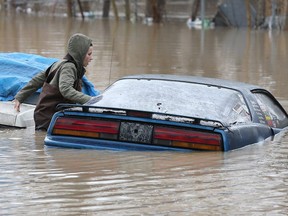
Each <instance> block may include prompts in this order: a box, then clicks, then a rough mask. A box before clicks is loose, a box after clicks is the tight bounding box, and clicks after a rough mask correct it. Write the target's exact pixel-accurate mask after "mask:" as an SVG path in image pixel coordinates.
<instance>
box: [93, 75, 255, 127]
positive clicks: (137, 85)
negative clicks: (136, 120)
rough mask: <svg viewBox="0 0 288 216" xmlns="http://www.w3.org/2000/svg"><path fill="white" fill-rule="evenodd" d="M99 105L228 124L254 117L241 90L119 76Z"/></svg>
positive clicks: (104, 94)
mask: <svg viewBox="0 0 288 216" xmlns="http://www.w3.org/2000/svg"><path fill="white" fill-rule="evenodd" d="M97 105H98V106H104V107H116V108H124V109H135V110H141V111H150V112H160V113H165V114H173V115H181V116H188V117H197V118H205V119H210V120H219V121H222V122H226V123H228V124H234V123H239V122H247V121H251V117H250V113H249V109H248V107H247V105H246V103H245V101H244V98H243V96H242V94H241V93H240V92H238V91H235V90H231V89H227V88H219V87H215V86H209V85H202V84H193V83H186V82H178V81H165V80H136V79H127V80H125V79H124V80H119V81H117V82H116V83H114V84H113V85H112V86H110V87H109V88H108V89H107V90H106V91H105V92H104V93H103V99H102V100H101V101H100V102H98V103H97Z"/></svg>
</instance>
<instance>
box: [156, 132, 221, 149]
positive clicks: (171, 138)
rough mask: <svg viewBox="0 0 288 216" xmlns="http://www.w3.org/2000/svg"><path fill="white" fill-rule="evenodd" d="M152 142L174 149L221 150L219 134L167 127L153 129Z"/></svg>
mask: <svg viewBox="0 0 288 216" xmlns="http://www.w3.org/2000/svg"><path fill="white" fill-rule="evenodd" d="M154 141H155V142H156V143H158V144H161V143H163V144H165V145H171V146H175V147H184V148H195V149H205V150H221V144H222V139H221V135H220V134H216V133H209V132H200V131H194V130H187V129H177V128H168V127H155V128H154Z"/></svg>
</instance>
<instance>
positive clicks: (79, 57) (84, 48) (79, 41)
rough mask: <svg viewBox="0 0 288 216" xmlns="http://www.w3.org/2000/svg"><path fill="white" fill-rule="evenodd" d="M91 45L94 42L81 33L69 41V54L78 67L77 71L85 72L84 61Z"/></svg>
mask: <svg viewBox="0 0 288 216" xmlns="http://www.w3.org/2000/svg"><path fill="white" fill-rule="evenodd" d="M91 45H92V40H91V39H90V38H89V37H87V36H86V35H83V34H80V33H76V34H74V35H72V36H71V37H70V39H69V41H68V46H67V52H68V54H69V55H70V56H71V57H72V58H73V60H74V61H75V63H76V65H77V69H78V70H80V71H82V70H83V69H82V68H83V60H84V58H85V56H86V54H87V52H88V49H89V47H90V46H91Z"/></svg>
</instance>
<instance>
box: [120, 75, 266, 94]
mask: <svg viewBox="0 0 288 216" xmlns="http://www.w3.org/2000/svg"><path fill="white" fill-rule="evenodd" d="M121 79H145V80H166V81H177V82H188V83H199V84H206V85H207V84H208V85H213V86H219V87H226V88H231V89H236V90H238V91H242V90H244V89H245V90H249V91H251V90H253V89H264V88H262V87H260V86H257V85H253V84H248V83H244V82H238V81H232V80H226V79H217V78H211V77H200V76H189V75H173V74H140V75H130V76H125V77H123V78H121Z"/></svg>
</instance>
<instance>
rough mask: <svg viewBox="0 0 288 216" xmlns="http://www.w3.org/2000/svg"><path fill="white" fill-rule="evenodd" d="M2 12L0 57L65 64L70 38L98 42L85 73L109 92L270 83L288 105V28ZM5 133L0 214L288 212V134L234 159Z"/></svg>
mask: <svg viewBox="0 0 288 216" xmlns="http://www.w3.org/2000/svg"><path fill="white" fill-rule="evenodd" d="M0 16H1V17H0V18H1V19H0V50H1V51H2V52H28V53H34V54H40V55H44V56H48V57H57V58H62V57H63V56H64V54H65V44H66V41H67V40H68V38H69V37H70V35H71V34H73V33H75V32H82V33H84V34H87V35H89V36H91V37H92V38H93V41H94V47H95V50H94V52H95V55H94V56H95V57H94V61H93V63H92V65H90V66H89V67H88V72H87V76H88V77H89V78H90V80H92V81H93V83H94V84H95V86H96V87H97V88H98V89H101V90H103V89H104V88H105V87H106V86H107V85H108V84H110V83H112V82H113V81H114V80H116V79H118V78H120V77H122V76H124V75H130V74H140V73H171V74H191V75H201V76H211V77H219V78H226V79H232V80H239V81H245V82H249V83H254V84H259V85H262V86H265V87H267V88H268V89H270V90H271V91H272V92H273V93H274V94H275V95H276V96H277V97H278V98H280V99H281V102H282V103H283V104H284V105H286V106H285V107H286V108H287V107H288V106H287V105H288V103H287V97H286V91H287V90H286V80H287V60H286V59H287V51H286V50H288V49H287V32H277V31H275V32H274V31H273V32H266V31H255V30H249V31H248V30H245V29H219V28H216V29H214V30H205V31H200V30H193V29H189V28H187V26H186V24H185V23H183V24H181V23H165V24H163V25H152V26H147V25H143V24H131V23H126V22H119V23H116V22H114V21H109V20H85V21H81V20H72V19H71V20H69V19H66V18H57V17H51V18H44V17H37V18H35V17H29V16H22V15H16V16H9V15H7V16H6V15H5V14H4V15H3V14H1V15H0ZM0 135H1V136H0V143H1V145H0V172H1V176H0V189H1V192H2V193H1V194H2V195H1V196H0V202H1V207H0V214H1V215H24V214H28V215H39V214H45V215H85V214H87V215H175V214H177V215H191V214H193V215H194V214H196V215H212V214H213V215H215V214H219V215H235V214H239V215H263V214H267V215H286V214H287V210H288V205H287V203H288V200H287V199H288V193H287V190H286V188H287V186H288V183H287V170H288V169H287V168H288V167H287V166H288V158H287V154H288V147H287V146H288V138H287V131H284V132H283V133H281V134H279V135H277V136H276V138H275V139H274V140H267V141H265V142H263V143H259V144H256V145H252V146H248V147H245V148H243V149H238V150H236V151H232V152H228V153H219V152H195V153H179V152H176V153H175V152H173V153H172V152H157V153H156V152H133V151H128V152H111V151H97V150H95V151H89V150H74V149H61V148H47V147H45V146H43V139H44V137H45V133H43V132H35V131H34V129H33V128H32V129H31V128H29V129H21V130H19V129H17V130H15V129H11V128H0Z"/></svg>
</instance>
